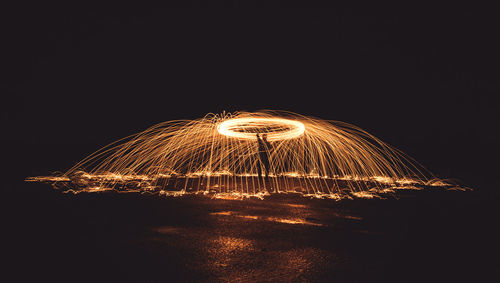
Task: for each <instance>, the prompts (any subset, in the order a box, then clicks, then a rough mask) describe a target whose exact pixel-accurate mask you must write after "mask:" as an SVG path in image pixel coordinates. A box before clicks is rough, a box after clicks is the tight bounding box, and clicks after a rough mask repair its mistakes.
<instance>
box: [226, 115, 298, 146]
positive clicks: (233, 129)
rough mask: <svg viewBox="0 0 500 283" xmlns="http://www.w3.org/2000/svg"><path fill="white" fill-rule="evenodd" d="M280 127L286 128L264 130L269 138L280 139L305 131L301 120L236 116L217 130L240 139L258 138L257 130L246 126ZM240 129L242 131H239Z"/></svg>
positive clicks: (296, 135) (271, 139)
mask: <svg viewBox="0 0 500 283" xmlns="http://www.w3.org/2000/svg"><path fill="white" fill-rule="evenodd" d="M273 126H274V127H280V128H284V129H285V130H281V131H272V130H270V131H267V130H266V131H263V132H262V133H266V134H267V140H269V141H278V140H286V139H293V138H296V137H299V136H301V135H302V134H303V133H304V131H305V126H304V124H302V123H301V122H299V121H295V120H289V119H283V118H261V117H258V118H257V117H247V118H234V119H229V120H226V121H224V122H222V123H220V124H219V126H218V127H217V130H218V131H219V133H220V134H222V135H225V136H228V137H233V138H240V139H256V133H255V132H245V131H244V130H245V129H246V128H264V129H266V128H267V129H269V128H272V127H273ZM237 130H240V131H237Z"/></svg>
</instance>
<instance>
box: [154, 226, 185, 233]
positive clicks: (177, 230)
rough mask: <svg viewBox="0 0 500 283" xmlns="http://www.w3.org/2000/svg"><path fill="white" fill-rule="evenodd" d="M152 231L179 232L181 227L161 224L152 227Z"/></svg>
mask: <svg viewBox="0 0 500 283" xmlns="http://www.w3.org/2000/svg"><path fill="white" fill-rule="evenodd" d="M153 231H155V232H157V233H160V234H179V233H180V232H181V229H180V228H177V227H172V226H161V227H156V228H154V229H153Z"/></svg>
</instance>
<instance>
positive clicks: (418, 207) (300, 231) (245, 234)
mask: <svg viewBox="0 0 500 283" xmlns="http://www.w3.org/2000/svg"><path fill="white" fill-rule="evenodd" d="M23 186H24V188H23V190H17V191H15V192H14V191H13V192H11V193H10V197H9V198H8V199H5V198H4V199H3V200H2V202H3V205H2V208H3V209H4V210H5V211H4V212H3V216H4V221H3V223H4V225H5V226H4V227H5V228H6V229H5V230H4V232H3V233H4V236H6V239H5V240H4V241H3V245H4V247H3V250H4V253H3V254H4V256H5V257H6V258H8V262H9V264H8V265H7V267H8V268H6V271H7V273H4V275H5V276H13V277H11V278H14V279H17V280H18V281H32V280H37V281H51V282H75V281H84V282H102V281H104V282H109V281H112V282H186V281H188V282H191V281H198V282H207V281H208V282H367V281H370V282H388V281H389V282H439V281H441V282H451V281H455V282H457V281H460V282H465V281H475V282H482V281H486V279H487V276H488V270H493V269H494V266H493V263H492V262H489V263H488V262H486V261H485V260H484V259H485V258H487V256H488V255H489V254H493V251H492V250H491V245H490V243H492V242H493V237H494V236H493V235H494V234H493V232H492V231H493V227H492V226H494V225H493V224H492V223H490V221H491V215H492V213H493V210H494V209H493V208H491V207H487V206H479V205H478V203H479V201H480V200H479V197H478V195H477V193H476V192H445V191H408V192H402V193H400V194H398V195H397V199H396V198H394V197H389V198H388V199H386V200H373V199H372V200H363V199H358V200H342V201H332V200H320V199H309V198H304V197H302V196H298V195H275V196H270V197H267V198H266V199H265V200H259V199H246V200H224V199H211V198H207V197H204V196H183V197H178V198H172V197H159V196H152V195H140V194H135V193H129V194H116V193H104V194H87V193H84V194H79V195H72V194H61V193H59V192H57V191H54V190H52V189H51V188H50V187H48V186H47V185H43V184H25V185H23ZM492 203H493V201H492ZM488 223H489V225H486V224H488ZM488 227H491V228H488ZM4 282H5V281H4Z"/></svg>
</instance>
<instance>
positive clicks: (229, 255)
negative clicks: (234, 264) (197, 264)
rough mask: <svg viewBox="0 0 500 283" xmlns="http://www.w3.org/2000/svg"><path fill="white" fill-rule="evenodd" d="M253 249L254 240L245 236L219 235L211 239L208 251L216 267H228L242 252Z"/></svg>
mask: <svg viewBox="0 0 500 283" xmlns="http://www.w3.org/2000/svg"><path fill="white" fill-rule="evenodd" d="M252 249H253V241H251V240H249V239H244V238H236V237H229V236H218V237H215V238H213V239H210V240H209V242H208V247H207V252H208V255H209V257H210V258H212V261H210V262H211V264H212V265H213V267H215V268H219V267H226V266H228V265H229V264H230V262H231V261H232V260H234V259H235V258H237V257H238V254H239V253H241V252H248V251H251V250H252Z"/></svg>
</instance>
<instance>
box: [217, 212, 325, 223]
mask: <svg viewBox="0 0 500 283" xmlns="http://www.w3.org/2000/svg"><path fill="white" fill-rule="evenodd" d="M210 214H211V215H224V216H234V217H239V218H244V219H251V220H264V221H272V222H278V223H285V224H302V225H312V226H324V225H323V224H320V223H314V222H310V221H307V220H305V219H302V218H281V217H266V216H258V215H246V214H235V213H233V212H232V211H219V212H212V213H210Z"/></svg>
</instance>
